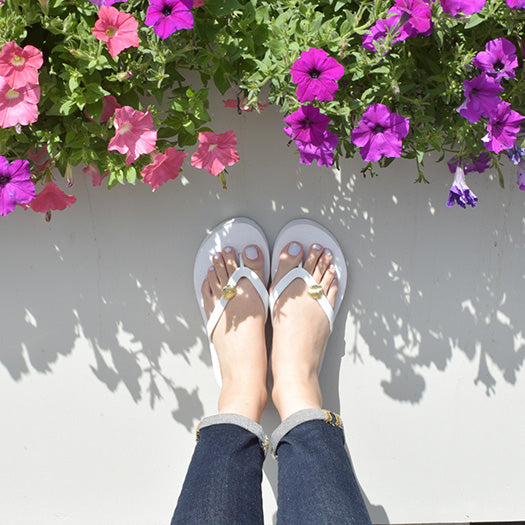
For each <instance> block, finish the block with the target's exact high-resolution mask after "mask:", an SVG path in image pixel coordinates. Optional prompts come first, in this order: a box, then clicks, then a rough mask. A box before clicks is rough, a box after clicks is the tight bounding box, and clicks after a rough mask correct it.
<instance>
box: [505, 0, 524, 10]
mask: <svg viewBox="0 0 525 525" xmlns="http://www.w3.org/2000/svg"><path fill="white" fill-rule="evenodd" d="M505 1H506V2H507V5H508V6H509V7H510V8H511V9H522V8H524V7H525V0H505Z"/></svg>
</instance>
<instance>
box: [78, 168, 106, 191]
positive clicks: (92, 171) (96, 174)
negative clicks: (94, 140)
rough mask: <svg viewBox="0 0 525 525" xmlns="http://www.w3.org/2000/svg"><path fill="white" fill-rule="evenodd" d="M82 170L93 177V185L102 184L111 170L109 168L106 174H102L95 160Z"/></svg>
mask: <svg viewBox="0 0 525 525" xmlns="http://www.w3.org/2000/svg"><path fill="white" fill-rule="evenodd" d="M82 171H83V172H84V173H85V174H86V175H89V176H90V177H91V180H92V184H93V186H100V185H101V184H102V180H103V179H104V178H105V177H107V176H108V174H109V170H107V171H106V172H105V173H104V175H102V176H101V175H100V170H99V169H98V166H97V165H96V164H95V163H94V162H90V163H89V164H88V165H87V166H86V167H85V168H82Z"/></svg>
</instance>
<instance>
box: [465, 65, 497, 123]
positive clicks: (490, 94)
mask: <svg viewBox="0 0 525 525" xmlns="http://www.w3.org/2000/svg"><path fill="white" fill-rule="evenodd" d="M463 89H464V91H463V94H464V95H465V97H467V98H466V100H465V102H463V104H461V106H459V108H458V109H457V111H458V113H459V114H460V115H461V116H462V117H465V118H466V119H467V120H468V121H469V122H477V121H478V120H479V119H480V117H490V116H491V115H492V114H493V113H494V112H495V111H496V108H497V107H498V104H499V103H500V102H501V100H500V98H499V97H498V93H501V92H502V91H503V88H502V87H501V85H500V83H499V82H498V81H497V80H496V79H494V78H492V77H489V76H488V75H487V74H486V73H481V75H479V76H477V77H474V78H473V79H472V80H465V81H464V82H463Z"/></svg>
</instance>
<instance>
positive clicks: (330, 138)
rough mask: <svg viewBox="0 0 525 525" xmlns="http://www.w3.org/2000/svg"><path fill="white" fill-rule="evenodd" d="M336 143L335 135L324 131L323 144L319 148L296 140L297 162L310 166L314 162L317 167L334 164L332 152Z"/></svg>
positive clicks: (337, 140)
mask: <svg viewBox="0 0 525 525" xmlns="http://www.w3.org/2000/svg"><path fill="white" fill-rule="evenodd" d="M338 142H339V139H338V137H337V135H336V134H335V133H330V132H329V131H325V133H324V139H323V142H322V143H321V144H320V145H319V146H315V145H314V144H311V143H309V142H302V141H301V140H296V141H295V143H296V144H297V148H298V149H299V162H300V163H301V164H306V165H307V166H310V164H312V162H313V161H314V160H316V161H317V165H318V166H331V165H332V164H333V163H334V152H335V148H336V147H337V143H338Z"/></svg>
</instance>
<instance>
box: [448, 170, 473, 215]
mask: <svg viewBox="0 0 525 525" xmlns="http://www.w3.org/2000/svg"><path fill="white" fill-rule="evenodd" d="M477 202H478V198H477V197H476V196H475V195H474V193H472V191H471V189H470V188H469V187H468V186H467V183H466V182H465V172H464V171H463V168H462V167H461V166H459V165H458V166H457V167H456V175H455V177H454V181H453V182H452V186H451V187H450V191H449V194H448V201H447V206H448V207H449V208H451V207H452V206H454V204H459V205H460V206H461V207H462V208H465V207H466V206H467V205H469V206H472V207H473V208H474V207H475V206H476V203H477Z"/></svg>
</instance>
